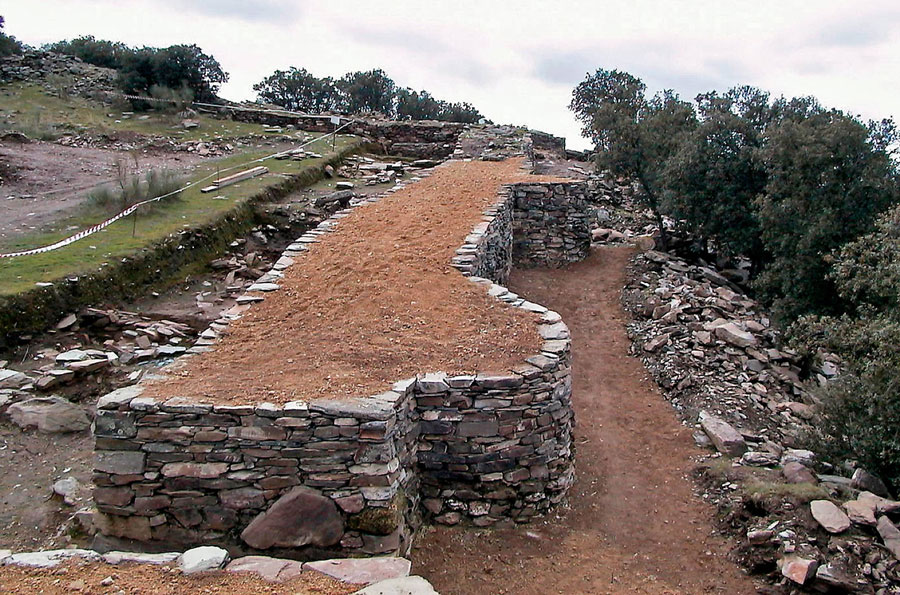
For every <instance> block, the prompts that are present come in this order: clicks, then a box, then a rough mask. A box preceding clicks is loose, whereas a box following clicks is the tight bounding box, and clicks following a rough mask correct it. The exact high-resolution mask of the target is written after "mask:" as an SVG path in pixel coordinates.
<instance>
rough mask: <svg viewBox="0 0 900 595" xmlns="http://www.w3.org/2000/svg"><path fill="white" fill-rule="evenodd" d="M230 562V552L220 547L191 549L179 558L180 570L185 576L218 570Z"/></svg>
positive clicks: (207, 546)
mask: <svg viewBox="0 0 900 595" xmlns="http://www.w3.org/2000/svg"><path fill="white" fill-rule="evenodd" d="M227 560H228V552H227V551H225V550H223V549H222V548H220V547H213V546H210V545H204V546H201V547H195V548H193V549H190V550H188V551H186V552H184V553H183V554H181V555H180V556H179V557H178V568H180V569H181V572H183V573H185V574H194V573H195V572H206V571H208V570H218V569H219V568H222V566H224V565H225V562H226V561H227Z"/></svg>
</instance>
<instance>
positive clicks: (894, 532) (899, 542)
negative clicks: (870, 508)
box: [877, 516, 900, 560]
mask: <svg viewBox="0 0 900 595" xmlns="http://www.w3.org/2000/svg"><path fill="white" fill-rule="evenodd" d="M877 529H878V534H879V535H881V539H882V540H883V541H884V547H886V548H887V549H888V551H889V552H891V554H893V556H894V558H896V559H898V560H900V529H897V526H896V525H894V523H892V522H891V520H890V519H889V518H887V517H886V516H881V517H878V524H877Z"/></svg>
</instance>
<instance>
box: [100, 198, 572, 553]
mask: <svg viewBox="0 0 900 595" xmlns="http://www.w3.org/2000/svg"><path fill="white" fill-rule="evenodd" d="M583 195H584V187H583V184H582V183H562V184H526V185H521V184H515V185H510V186H506V187H504V189H503V191H502V192H501V194H500V197H499V199H498V201H497V203H496V204H495V205H494V206H492V207H491V208H489V209H488V210H486V211H485V213H484V217H483V220H482V222H481V223H479V224H478V225H477V226H476V227H475V229H473V231H472V233H471V234H470V235H469V236H467V237H466V240H465V244H464V245H463V246H462V247H461V248H460V249H459V250H458V251H457V256H456V257H455V258H454V262H453V264H454V266H456V268H458V269H459V270H460V271H461V272H462V273H463V274H464V275H466V276H467V277H469V278H470V280H471V281H472V282H475V283H478V284H480V285H482V286H483V287H484V288H485V291H487V292H488V293H489V294H490V295H491V296H493V297H495V298H497V299H499V300H501V301H502V302H505V303H507V304H509V306H510V307H518V308H523V309H525V310H527V311H529V312H533V313H535V314H536V323H537V330H538V332H539V333H540V335H541V337H542V339H543V344H542V347H541V350H540V351H539V352H538V353H535V354H534V355H532V356H531V357H529V358H527V359H526V361H523V362H522V363H521V365H519V366H517V367H516V368H515V369H513V370H499V371H490V370H485V371H481V372H480V373H478V374H475V375H472V376H455V377H448V376H447V375H445V374H443V373H440V372H432V373H424V374H421V375H419V376H417V377H416V378H410V379H407V380H403V381H400V382H397V383H396V384H395V385H394V386H393V388H392V390H390V391H387V392H385V393H382V394H379V395H374V396H371V397H366V398H358V399H341V400H326V399H323V400H316V401H312V402H309V403H305V402H294V403H288V404H285V405H273V404H269V403H259V404H251V405H238V406H225V405H215V404H210V403H203V402H202V399H201V398H195V397H189V396H178V397H173V398H170V399H168V400H165V401H162V402H160V401H156V400H153V399H151V398H148V397H142V396H141V393H142V387H141V385H140V384H139V385H136V386H132V387H128V388H124V389H120V390H118V391H114V392H113V393H110V394H108V395H106V396H105V397H103V398H102V399H101V400H100V402H99V403H98V408H97V417H96V421H95V435H96V447H95V449H96V453H95V454H96V460H95V473H94V485H95V490H94V499H95V503H96V506H97V509H98V515H97V524H98V526H99V528H100V530H101V531H102V532H103V533H104V534H106V535H110V536H116V537H124V538H130V539H137V540H140V541H153V542H166V543H178V544H192V545H194V544H201V543H217V544H222V545H226V546H229V547H231V548H232V549H237V550H239V551H241V550H242V551H265V552H267V553H282V554H283V555H291V556H298V555H299V556H309V555H321V554H317V552H322V551H327V552H338V553H340V554H342V555H359V554H368V555H372V554H383V553H388V552H405V551H407V550H408V549H409V546H410V544H411V540H412V536H413V534H414V532H415V530H416V529H417V527H418V526H419V525H420V523H421V520H422V518H423V517H429V518H433V519H434V520H435V521H437V522H440V523H446V524H456V523H460V522H468V523H472V524H475V525H478V526H487V525H491V524H493V523H495V522H497V521H499V520H502V519H512V520H514V521H516V522H525V521H527V520H529V519H530V518H532V517H533V516H535V515H536V514H539V513H541V512H544V511H546V510H547V509H548V508H549V507H550V506H551V505H552V504H554V503H557V502H559V501H560V500H561V499H562V498H563V497H564V496H565V492H566V490H567V488H568V487H569V486H570V485H571V483H572V481H573V478H574V471H573V452H572V444H571V435H572V425H573V421H574V420H573V414H572V407H571V390H572V388H571V374H570V340H569V332H568V329H567V328H566V326H565V324H564V323H563V322H562V320H561V318H560V316H559V315H558V314H557V313H555V312H551V311H548V310H547V309H546V308H544V307H543V306H540V305H538V304H534V303H531V302H528V301H527V300H524V299H523V298H521V297H519V296H517V295H515V294H513V293H511V292H509V291H508V290H507V289H505V288H504V287H503V286H502V285H500V284H498V283H496V282H500V283H505V282H506V280H507V279H508V276H509V271H510V268H511V266H512V262H513V256H514V253H515V251H514V249H513V247H514V245H519V256H520V259H522V260H524V261H525V262H528V263H540V262H544V261H547V260H548V256H547V255H548V254H554V255H558V256H559V258H565V259H568V260H571V259H574V258H575V257H576V256H577V255H578V254H579V253H580V252H579V251H578V246H580V245H581V243H580V238H576V234H577V233H578V230H579V229H580V228H579V226H578V224H577V223H578V222H579V221H580V217H579V216H577V210H578V209H579V208H581V204H582V202H583ZM374 200H377V199H374V198H370V199H367V201H374ZM567 200H568V201H570V203H571V204H566V201H567ZM361 204H365V203H364V202H363V203H361ZM357 206H358V205H357ZM543 207H551V208H552V209H553V211H554V213H553V214H552V215H548V216H547V217H545V218H543V219H540V218H538V217H537V216H536V214H535V212H534V210H535V209H538V208H543ZM348 212H349V209H348V210H345V211H342V212H339V213H337V214H336V215H335V216H334V217H333V218H331V219H329V220H327V221H325V222H323V223H322V224H320V226H319V227H318V228H317V229H316V230H313V231H311V232H309V233H307V234H305V235H304V236H302V237H300V238H298V241H297V242H295V243H294V244H292V245H291V246H289V247H288V249H287V251H286V252H285V255H284V257H283V258H282V259H281V260H279V261H278V262H277V263H276V264H275V265H274V268H273V270H272V271H270V272H269V273H267V275H266V276H264V277H263V278H261V279H260V280H259V282H258V283H257V285H256V286H254V287H251V288H250V292H251V293H248V296H247V299H248V300H249V301H253V300H258V299H264V296H263V295H262V294H261V292H264V291H265V290H266V289H271V287H268V286H269V285H271V284H273V283H277V281H278V279H279V277H280V271H282V270H283V269H284V268H286V267H287V266H290V262H291V261H292V259H293V258H298V257H302V254H303V252H305V251H306V249H307V246H308V245H309V244H310V243H313V242H316V241H318V237H319V236H320V235H322V234H323V233H326V232H327V230H330V229H332V228H333V227H334V226H336V225H338V224H339V222H340V220H341V219H342V218H343V217H345V216H346V215H347V214H348ZM517 215H518V216H522V217H527V218H526V220H525V221H517V219H516V218H517ZM538 221H543V223H544V225H545V227H544V233H545V234H546V235H547V238H548V239H547V240H546V241H545V242H543V243H541V242H537V241H536V238H535V237H534V236H536V234H537V229H536V228H535V227H533V226H534V225H535V224H536V222H538ZM521 230H528V237H529V241H528V242H524V243H522V242H520V241H519V238H518V236H517V235H516V234H517V233H521ZM557 237H558V238H562V240H561V243H560V244H559V246H557V245H556V244H557V241H556V240H555V239H554V238H557ZM576 239H577V240H578V241H576ZM551 249H552V250H553V251H552V252H548V250H551ZM529 250H533V252H529ZM254 288H255V289H254ZM237 316H239V314H234V315H231V316H229V317H226V318H223V319H221V320H219V321H217V323H214V324H213V325H212V326H211V327H210V329H209V330H208V331H207V332H206V333H204V335H205V336H204V338H202V339H201V341H200V342H199V344H198V345H197V346H195V347H194V348H192V351H194V352H197V351H202V350H207V349H209V348H210V344H212V343H214V341H215V335H216V334H217V333H218V332H220V331H221V330H222V329H223V328H224V326H225V325H227V323H228V322H229V320H230V319H233V318H234V317H237ZM177 365H178V364H177V362H176V364H173V366H176V367H177ZM301 548H302V549H301Z"/></svg>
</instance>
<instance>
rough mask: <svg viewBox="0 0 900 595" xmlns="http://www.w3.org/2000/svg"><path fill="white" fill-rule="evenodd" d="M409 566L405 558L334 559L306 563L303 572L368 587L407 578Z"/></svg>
mask: <svg viewBox="0 0 900 595" xmlns="http://www.w3.org/2000/svg"><path fill="white" fill-rule="evenodd" d="M410 567H411V564H410V561H409V560H407V559H406V558H398V557H385V558H336V559H334V560H319V561H317V562H307V563H306V564H304V565H303V569H304V570H315V571H316V572H321V573H322V574H327V575H328V576H330V577H332V578H336V579H337V580H339V581H341V582H343V583H351V584H354V585H370V584H372V583H377V582H380V581H385V580H388V579H392V578H402V577H406V576H409V570H410Z"/></svg>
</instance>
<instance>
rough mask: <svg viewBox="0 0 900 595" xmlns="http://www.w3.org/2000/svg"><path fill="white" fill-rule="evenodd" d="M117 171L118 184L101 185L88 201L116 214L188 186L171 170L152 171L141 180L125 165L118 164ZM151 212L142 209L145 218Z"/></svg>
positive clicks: (175, 196)
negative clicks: (136, 204)
mask: <svg viewBox="0 0 900 595" xmlns="http://www.w3.org/2000/svg"><path fill="white" fill-rule="evenodd" d="M116 169H117V180H116V181H115V182H110V183H106V184H101V185H99V186H97V187H96V188H94V189H93V190H92V191H91V192H90V194H89V195H88V200H89V201H90V202H91V203H92V204H94V205H97V206H99V207H102V208H104V209H107V210H112V211H115V212H117V211H119V210H122V209H126V208H128V207H129V206H131V205H133V204H135V203H138V202H141V201H144V200H147V199H150V198H156V197H158V196H163V195H165V194H169V193H170V192H175V191H177V190H179V189H180V188H182V187H183V186H184V184H185V180H184V177H183V176H181V175H179V174H178V173H177V172H174V171H172V170H169V169H151V170H149V171H147V172H146V173H145V174H144V175H143V176H141V175H138V174H135V173H131V172H130V171H129V169H128V167H127V166H126V165H125V164H124V162H122V161H119V162H118V163H117V164H116ZM179 194H180V193H176V194H173V195H172V197H171V198H172V199H177V198H178V196H179ZM149 206H150V205H148V207H149ZM149 211H150V209H148V208H147V207H144V208H142V209H141V212H142V214H145V213H147V212H149Z"/></svg>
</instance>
